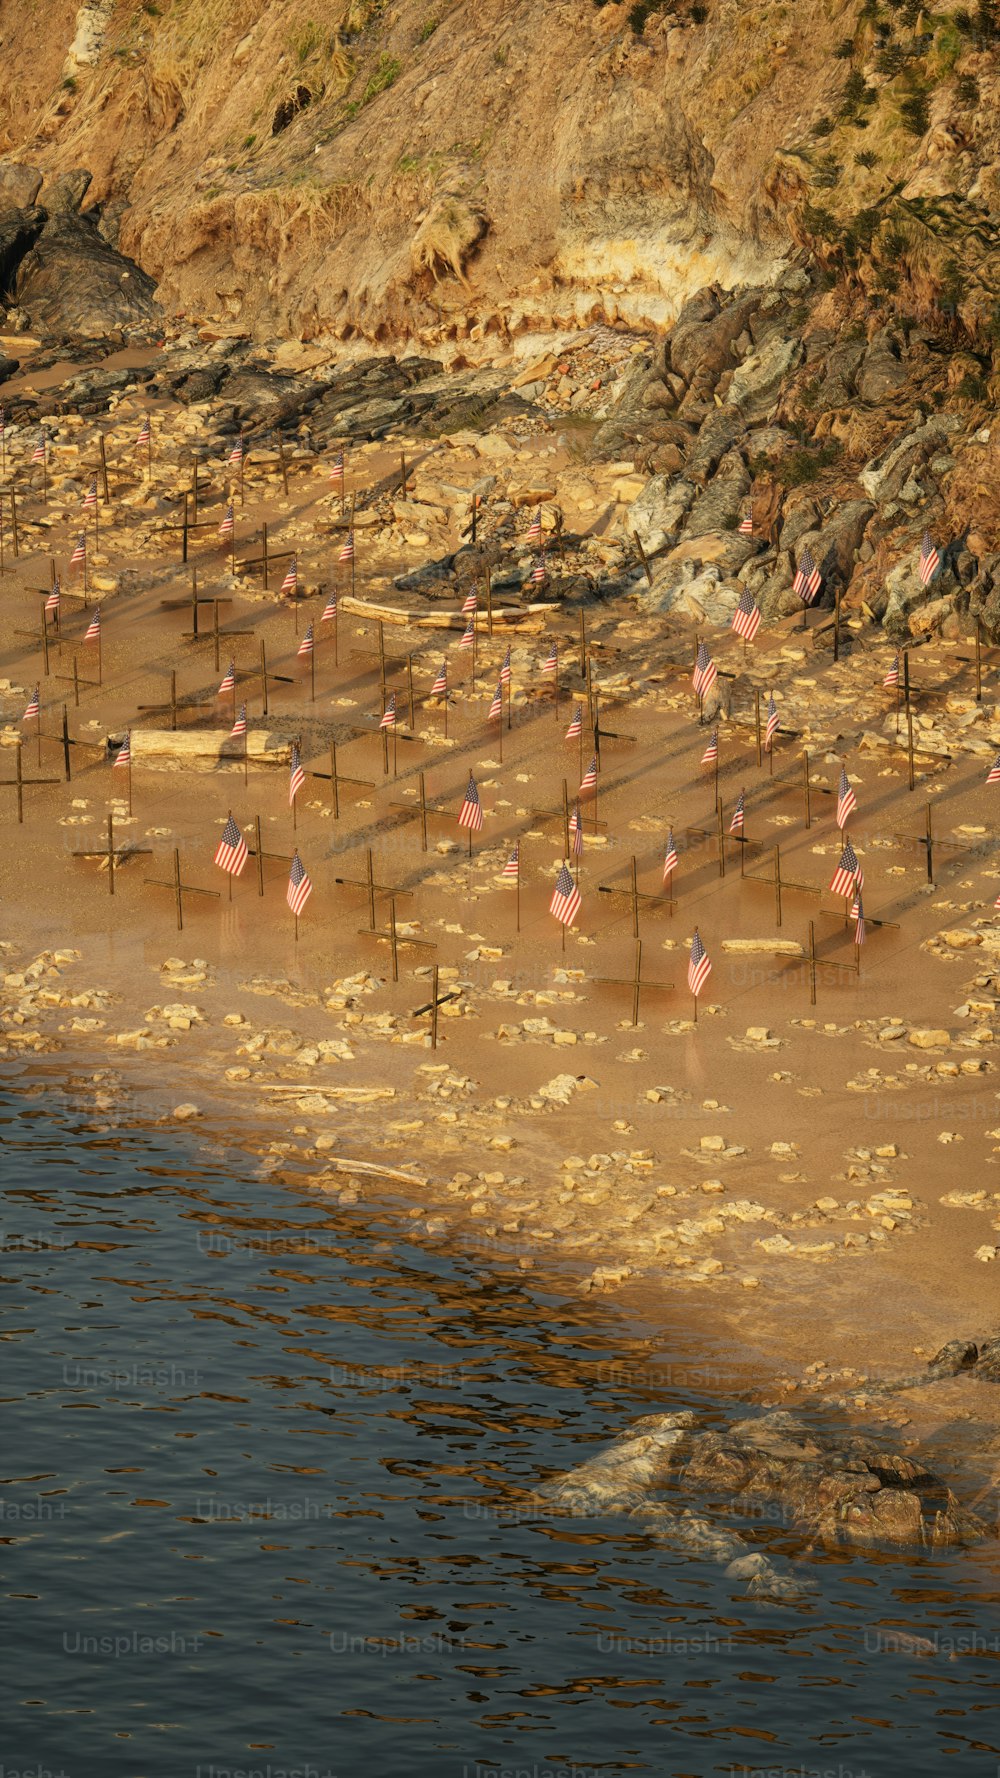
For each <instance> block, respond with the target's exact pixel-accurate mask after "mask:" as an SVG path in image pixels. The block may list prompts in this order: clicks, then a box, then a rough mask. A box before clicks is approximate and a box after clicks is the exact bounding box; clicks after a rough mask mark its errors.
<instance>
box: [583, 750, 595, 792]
mask: <svg viewBox="0 0 1000 1778" xmlns="http://www.w3.org/2000/svg"><path fill="white" fill-rule="evenodd" d="M596 789H597V754H596V753H594V754H592V755H591V760H590V764H589V766H588V767H587V770H586V771H585V772H584V774H583V777H582V778H581V779H580V792H579V794H580V795H581V796H582V795H583V792H584V791H585V790H596Z"/></svg>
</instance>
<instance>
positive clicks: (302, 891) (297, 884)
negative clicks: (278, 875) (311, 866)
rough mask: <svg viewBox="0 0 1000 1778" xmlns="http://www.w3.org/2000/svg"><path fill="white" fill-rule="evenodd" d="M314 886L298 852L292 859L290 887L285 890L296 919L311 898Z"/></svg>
mask: <svg viewBox="0 0 1000 1778" xmlns="http://www.w3.org/2000/svg"><path fill="white" fill-rule="evenodd" d="M312 887H313V886H312V884H311V882H310V881H309V877H308V875H307V872H306V867H305V865H304V864H303V862H302V860H301V858H300V857H299V855H298V852H296V854H295V856H294V858H293V859H292V868H291V870H290V871H289V873H288V888H287V890H286V891H285V900H286V901H287V903H288V905H289V907H290V908H291V910H292V913H293V914H294V915H295V918H296V919H298V917H299V915H300V914H301V912H302V909H303V908H304V907H305V905H306V902H307V901H308V900H309V897H310V895H311V894H312Z"/></svg>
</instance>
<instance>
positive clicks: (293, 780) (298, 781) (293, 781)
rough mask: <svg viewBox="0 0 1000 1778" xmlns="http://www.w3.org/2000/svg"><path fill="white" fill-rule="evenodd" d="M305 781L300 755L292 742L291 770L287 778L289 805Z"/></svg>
mask: <svg viewBox="0 0 1000 1778" xmlns="http://www.w3.org/2000/svg"><path fill="white" fill-rule="evenodd" d="M305 781H306V775H305V772H304V771H303V770H302V758H301V755H300V753H299V750H298V748H297V746H296V745H295V742H294V741H293V742H292V760H291V769H290V772H289V777H288V801H289V804H291V803H293V802H294V801H295V798H296V797H297V796H298V794H299V791H300V790H301V789H302V788H303V786H304V784H305Z"/></svg>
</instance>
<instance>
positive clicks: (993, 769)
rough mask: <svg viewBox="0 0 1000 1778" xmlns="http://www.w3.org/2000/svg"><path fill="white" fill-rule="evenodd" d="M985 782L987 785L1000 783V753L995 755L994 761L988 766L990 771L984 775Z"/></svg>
mask: <svg viewBox="0 0 1000 1778" xmlns="http://www.w3.org/2000/svg"><path fill="white" fill-rule="evenodd" d="M986 782H987V784H997V783H1000V753H998V754H997V756H996V759H995V760H994V761H993V764H992V765H991V766H990V769H989V771H988V772H987V774H986Z"/></svg>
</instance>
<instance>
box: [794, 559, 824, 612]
mask: <svg viewBox="0 0 1000 1778" xmlns="http://www.w3.org/2000/svg"><path fill="white" fill-rule="evenodd" d="M822 584H823V583H822V580H821V577H820V572H819V569H818V568H817V566H816V564H815V562H814V561H813V559H812V555H811V553H810V551H809V550H808V549H804V550H803V551H802V555H801V557H800V559H799V565H798V567H797V569H796V570H795V579H794V581H793V582H792V592H793V593H797V594H798V596H799V598H800V599H801V600H802V603H803V605H811V604H812V602H813V600H814V599H815V597H816V594H817V593H818V592H819V589H820V587H821V586H822Z"/></svg>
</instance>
